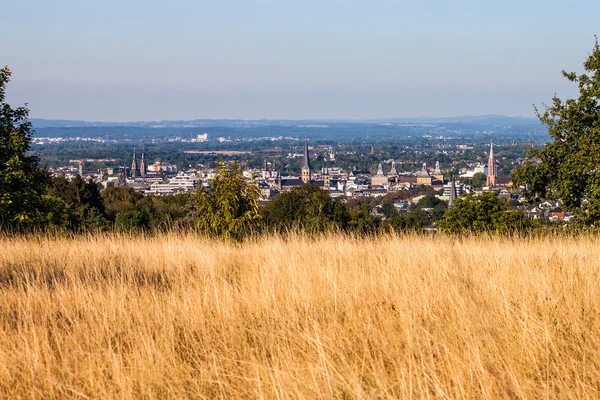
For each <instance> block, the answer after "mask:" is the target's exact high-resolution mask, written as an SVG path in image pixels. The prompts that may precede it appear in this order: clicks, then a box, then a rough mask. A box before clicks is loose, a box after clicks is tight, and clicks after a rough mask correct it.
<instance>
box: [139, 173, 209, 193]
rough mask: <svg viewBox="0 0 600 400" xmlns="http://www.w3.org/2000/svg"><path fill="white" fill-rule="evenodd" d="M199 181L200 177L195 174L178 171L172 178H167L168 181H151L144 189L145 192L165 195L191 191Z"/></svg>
mask: <svg viewBox="0 0 600 400" xmlns="http://www.w3.org/2000/svg"><path fill="white" fill-rule="evenodd" d="M199 182H200V179H199V178H198V176H197V175H195V174H184V173H179V174H177V175H176V176H174V177H173V178H171V179H169V181H168V182H166V183H162V182H155V183H153V184H152V185H150V188H149V189H148V190H147V191H146V194H155V195H159V196H165V195H171V194H177V193H186V192H193V191H194V190H196V187H197V186H198V183H199Z"/></svg>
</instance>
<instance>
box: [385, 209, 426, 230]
mask: <svg viewBox="0 0 600 400" xmlns="http://www.w3.org/2000/svg"><path fill="white" fill-rule="evenodd" d="M423 221H424V218H423V216H422V215H420V213H419V212H418V211H413V212H409V213H407V214H405V215H397V216H395V217H393V218H391V219H390V220H388V221H386V224H385V228H386V229H391V230H393V231H405V230H416V229H421V228H423Z"/></svg>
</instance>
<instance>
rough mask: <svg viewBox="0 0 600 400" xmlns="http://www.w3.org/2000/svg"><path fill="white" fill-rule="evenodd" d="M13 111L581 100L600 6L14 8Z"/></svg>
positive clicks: (466, 111) (222, 114) (118, 114)
mask: <svg viewBox="0 0 600 400" xmlns="http://www.w3.org/2000/svg"><path fill="white" fill-rule="evenodd" d="M3 12H4V13H5V15H7V16H9V17H8V18H5V21H3V22H4V25H5V29H6V30H7V32H11V39H10V40H7V41H6V43H5V44H4V43H3V48H2V53H1V56H2V57H1V58H0V64H1V65H4V64H7V65H9V67H10V68H11V71H12V72H13V77H12V82H11V83H10V84H9V86H8V91H7V94H8V100H9V102H11V103H12V104H13V105H19V104H22V103H29V107H30V109H31V117H32V118H46V119H71V120H88V121H156V120H186V119H187V120H190V119H203V118H207V119H376V118H403V117H416V116H431V117H448V116H458V115H484V114H503V115H518V116H525V117H531V116H533V107H532V104H537V105H541V104H542V103H543V102H546V103H548V102H550V100H551V98H552V95H553V94H554V93H557V94H558V95H559V96H560V97H572V96H574V95H575V93H576V90H577V88H576V87H575V86H574V85H571V84H569V83H568V82H567V81H566V80H565V79H564V78H563V77H562V76H561V74H560V71H561V70H562V69H565V70H568V71H577V72H580V71H581V70H582V64H583V62H584V60H585V58H586V57H587V55H588V54H589V52H590V51H591V49H592V47H593V41H594V35H595V34H598V33H599V30H598V28H597V22H596V16H597V15H600V2H596V1H591V0H589V1H588V0H586V1H580V2H578V7H570V6H567V5H565V4H564V2H559V1H556V0H553V1H541V0H532V1H529V2H527V4H522V2H518V1H516V0H509V1H505V2H503V3H502V4H480V2H478V1H474V0H459V1H455V2H452V4H449V2H446V1H443V0H432V1H430V2H428V3H427V4H415V3H414V2H408V1H392V0H382V1H379V2H377V3H376V4H366V3H362V2H358V1H349V2H344V1H341V0H336V1H327V2H323V1H316V0H308V1H304V2H301V3H294V4H289V3H287V2H282V1H273V0H263V1H247V2H243V1H240V0H232V1H228V2H213V1H191V0H181V1H174V2H171V3H170V4H168V5H167V4H163V2H160V1H157V0H150V1H141V0H123V1H116V0H108V1H105V2H102V3H87V2H85V3H84V2H77V1H74V0H57V1H55V2H52V3H50V2H43V1H41V0H24V1H20V2H14V1H13V2H9V3H7V4H5V5H3Z"/></svg>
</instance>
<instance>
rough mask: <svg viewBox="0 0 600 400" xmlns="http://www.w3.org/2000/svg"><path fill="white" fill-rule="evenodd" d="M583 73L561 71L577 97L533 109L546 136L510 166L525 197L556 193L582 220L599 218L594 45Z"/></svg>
mask: <svg viewBox="0 0 600 400" xmlns="http://www.w3.org/2000/svg"><path fill="white" fill-rule="evenodd" d="M583 67H584V71H585V72H584V73H583V74H581V75H578V74H576V73H575V72H566V71H563V72H562V74H563V76H564V77H565V78H566V79H568V80H569V81H570V82H573V83H575V84H577V86H578V88H579V97H578V98H576V99H567V100H565V101H563V100H561V99H560V98H558V97H557V96H554V97H553V99H552V104H550V105H545V109H544V110H543V111H540V110H538V109H537V107H536V113H537V115H538V117H539V118H540V120H541V121H542V123H544V124H545V125H546V126H547V127H548V133H549V134H550V137H551V138H552V141H551V142H550V143H548V144H547V145H546V146H545V147H544V148H541V149H532V150H531V152H530V154H529V162H528V163H527V164H526V165H525V166H524V167H523V168H521V169H519V170H518V171H517V172H516V177H517V182H518V183H520V184H524V185H527V186H528V188H529V192H528V194H529V196H530V197H531V198H556V199H560V200H562V208H563V209H565V210H566V211H573V212H575V214H576V215H578V217H579V221H580V222H582V223H584V224H586V225H593V224H596V223H597V222H598V221H599V220H600V158H599V157H598V154H600V45H599V44H598V39H597V38H596V43H595V45H594V48H593V50H592V52H591V54H590V55H589V57H588V58H587V60H586V61H585V63H584V64H583Z"/></svg>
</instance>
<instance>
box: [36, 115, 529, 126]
mask: <svg viewBox="0 0 600 400" xmlns="http://www.w3.org/2000/svg"><path fill="white" fill-rule="evenodd" d="M30 121H31V123H32V125H33V127H34V128H70V127H73V128H75V127H77V128H82V127H131V128H162V127H165V128H166V127H169V128H186V127H187V128H202V127H216V126H222V127H248V128H250V127H260V126H273V125H323V124H382V123H390V124H408V123H419V124H424V123H431V124H452V123H463V124H473V125H502V126H523V125H538V124H540V122H539V120H538V119H536V118H529V117H507V116H504V115H495V114H490V115H478V116H458V117H414V118H377V119H366V120H352V119H299V120H282V119H261V120H242V119H192V120H169V121H166V120H165V121H131V122H101V121H81V120H64V119H56V120H54V119H40V118H31V119H30Z"/></svg>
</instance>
